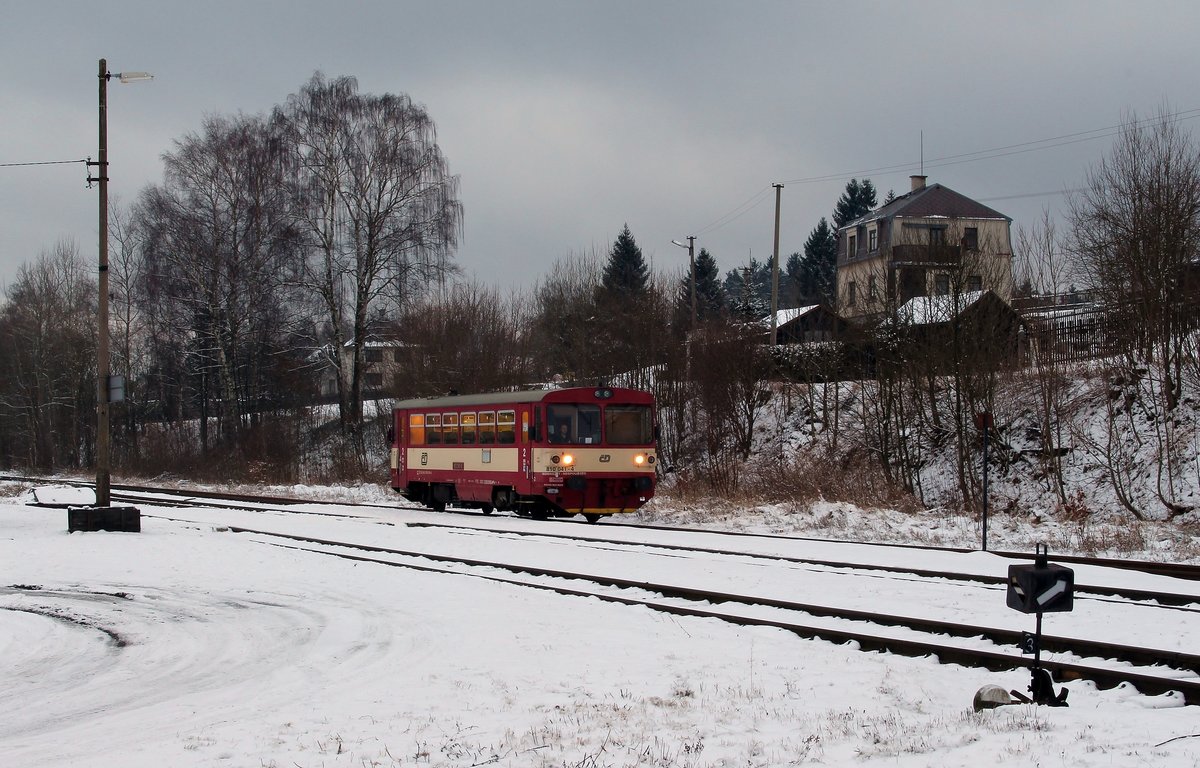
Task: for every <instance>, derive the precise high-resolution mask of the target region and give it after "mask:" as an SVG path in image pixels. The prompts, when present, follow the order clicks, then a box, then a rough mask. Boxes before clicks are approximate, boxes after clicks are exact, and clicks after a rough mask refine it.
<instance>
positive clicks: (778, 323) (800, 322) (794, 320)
mask: <svg viewBox="0 0 1200 768" xmlns="http://www.w3.org/2000/svg"><path fill="white" fill-rule="evenodd" d="M760 324H761V325H762V326H763V327H764V328H766V329H767V333H768V334H769V333H770V328H771V316H770V315H767V316H766V317H765V318H763V320H761V321H760ZM846 327H847V324H846V321H845V320H843V319H842V318H840V317H838V316H837V315H836V314H835V313H834V312H833V311H832V310H830V309H829V307H826V306H825V305H823V304H810V305H809V306H807V307H796V308H794V309H781V310H779V311H778V312H776V313H775V343H777V344H804V343H813V342H821V341H836V340H838V339H840V338H841V337H842V334H843V333H844V332H845V330H846Z"/></svg>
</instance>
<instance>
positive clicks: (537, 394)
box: [395, 387, 653, 409]
mask: <svg viewBox="0 0 1200 768" xmlns="http://www.w3.org/2000/svg"><path fill="white" fill-rule="evenodd" d="M601 391H604V392H609V393H611V394H610V396H609V397H601V396H599V395H597V393H598V392H601ZM652 397H653V396H652V395H651V394H650V393H649V392H645V391H643V390H640V389H623V388H621V387H568V388H565V389H526V390H521V391H518V392H484V393H480V394H474V395H445V396H442V397H418V398H413V399H411V400H401V401H400V402H398V403H396V406H395V407H396V408H397V409H412V408H440V407H443V406H449V407H457V408H461V407H466V406H481V405H516V404H518V403H540V402H543V401H546V400H550V401H557V402H576V401H579V400H584V401H587V402H592V401H601V400H608V399H617V400H619V401H624V402H629V401H631V400H632V401H634V402H641V401H645V402H647V403H649V402H651V400H652Z"/></svg>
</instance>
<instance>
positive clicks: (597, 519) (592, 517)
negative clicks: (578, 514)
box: [583, 515, 600, 524]
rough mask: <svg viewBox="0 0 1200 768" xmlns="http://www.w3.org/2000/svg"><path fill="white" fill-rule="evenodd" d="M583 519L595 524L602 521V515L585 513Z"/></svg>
mask: <svg viewBox="0 0 1200 768" xmlns="http://www.w3.org/2000/svg"><path fill="white" fill-rule="evenodd" d="M583 519H584V520H587V521H588V522H589V523H593V524H595V523H598V522H600V515H584V516H583Z"/></svg>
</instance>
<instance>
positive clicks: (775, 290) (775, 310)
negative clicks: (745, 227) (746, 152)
mask: <svg viewBox="0 0 1200 768" xmlns="http://www.w3.org/2000/svg"><path fill="white" fill-rule="evenodd" d="M771 186H773V187H775V255H774V257H773V258H772V259H771V346H772V347H773V346H775V336H776V331H777V330H778V329H777V327H776V326H777V325H778V321H777V320H776V318H777V316H778V315H779V196H780V192H781V191H782V190H783V185H782V184H772V185H771Z"/></svg>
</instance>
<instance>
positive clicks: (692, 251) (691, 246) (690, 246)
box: [671, 235, 696, 331]
mask: <svg viewBox="0 0 1200 768" xmlns="http://www.w3.org/2000/svg"><path fill="white" fill-rule="evenodd" d="M671 245H678V246H679V247H680V248H687V252H688V274H689V275H690V290H689V295H690V297H691V303H692V330H693V331H695V330H696V237H695V236H694V235H688V239H687V245H684V244H683V243H681V242H679V241H678V240H672V241H671Z"/></svg>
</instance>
